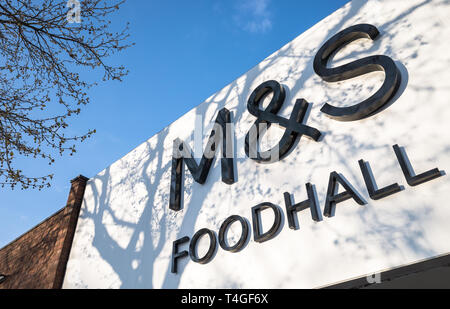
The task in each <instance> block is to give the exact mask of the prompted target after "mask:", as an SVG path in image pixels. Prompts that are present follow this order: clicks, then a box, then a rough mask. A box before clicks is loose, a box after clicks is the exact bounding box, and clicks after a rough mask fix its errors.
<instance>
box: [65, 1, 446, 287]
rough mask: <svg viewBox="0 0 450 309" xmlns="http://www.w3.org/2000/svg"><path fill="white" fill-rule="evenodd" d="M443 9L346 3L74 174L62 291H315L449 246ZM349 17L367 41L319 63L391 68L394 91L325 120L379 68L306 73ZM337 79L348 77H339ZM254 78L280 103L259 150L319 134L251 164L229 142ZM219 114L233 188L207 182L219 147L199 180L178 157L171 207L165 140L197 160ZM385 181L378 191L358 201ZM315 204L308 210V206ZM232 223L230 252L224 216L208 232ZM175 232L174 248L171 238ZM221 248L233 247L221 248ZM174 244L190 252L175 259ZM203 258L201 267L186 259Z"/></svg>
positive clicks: (244, 128)
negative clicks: (97, 164) (84, 181)
mask: <svg viewBox="0 0 450 309" xmlns="http://www.w3.org/2000/svg"><path fill="white" fill-rule="evenodd" d="M448 16H450V4H449V3H448V1H438V0H436V1H419V0H396V1H392V0H383V1H368V2H366V1H352V2H350V3H348V4H347V5H346V6H344V7H343V8H341V9H339V10H338V11H336V12H335V13H333V14H332V15H330V16H329V17H327V18H325V19H324V20H322V21H321V22H320V23H318V24H317V25H315V26H314V27H312V28H311V29H309V30H308V31H306V32H305V33H303V34H302V35H300V36H299V37H297V38H296V39H294V40H293V41H292V42H290V43H289V44H287V45H286V46H284V47H282V48H281V49H280V50H279V51H277V52H275V53H274V54H272V55H270V56H269V57H268V58H267V59H265V60H264V61H263V62H261V63H260V64H259V65H257V66H256V67H254V68H253V69H252V70H250V71H249V72H247V73H246V74H244V75H243V76H242V77H240V78H238V79H237V80H235V81H234V82H232V83H231V84H230V85H228V86H226V87H225V88H223V89H222V90H220V91H219V92H217V93H216V94H214V95H213V96H211V97H210V98H208V99H207V100H206V101H205V102H204V103H202V104H201V105H199V106H198V107H197V108H195V109H193V110H191V111H190V112H189V113H187V114H186V115H184V116H183V117H181V118H180V119H178V120H177V121H176V122H174V123H172V124H171V125H170V126H168V127H166V128H165V129H164V130H162V131H161V132H160V133H158V134H157V135H155V136H153V137H152V138H150V139H149V140H148V141H147V142H145V143H143V144H142V145H140V146H139V147H137V148H136V149H134V150H133V151H131V152H130V153H129V154H128V155H126V156H125V157H123V158H122V159H120V160H119V161H117V162H115V163H114V164H113V165H111V166H110V167H108V168H106V169H105V170H104V171H102V172H101V173H99V174H98V175H96V176H95V177H93V178H92V179H90V180H89V182H88V185H87V188H86V192H85V196H84V201H83V205H82V209H81V214H80V218H79V221H78V225H77V228H76V234H75V238H74V242H73V246H72V250H71V253H70V259H69V262H68V265H67V272H66V276H65V281H64V287H65V288H315V287H321V286H325V285H329V284H333V283H336V282H340V281H344V280H348V279H351V278H353V277H356V276H362V275H365V274H367V275H373V274H375V273H377V272H379V271H381V270H384V269H387V268H391V267H395V266H400V265H404V264H409V263H413V262H415V261H418V260H421V259H425V258H431V257H434V256H436V255H439V254H443V253H447V252H449V251H450V242H449V241H448V235H449V234H450V225H449V224H448V222H450V207H448V206H449V205H448V192H449V189H450V178H449V177H448V175H445V171H447V172H448V171H450V133H449V132H450V121H449V119H450V108H449V97H450V86H449V85H450V84H449V81H450V71H449V70H448V67H449V65H450V53H449V52H448V51H449V50H450V43H449V40H448V38H450V24H449V22H448ZM359 24H369V25H372V26H374V27H375V29H377V30H378V31H379V34H378V36H376V38H374V40H372V39H371V38H364V37H362V38H360V39H358V40H351V42H349V41H348V40H347V41H346V40H343V41H342V40H341V41H340V42H338V43H339V44H341V47H342V48H340V49H339V50H338V52H337V53H331V54H330V55H329V58H330V59H329V61H328V68H336V67H338V66H342V65H345V64H349V63H351V62H354V61H357V60H359V59H363V58H365V57H368V56H374V55H383V56H385V58H383V57H381V58H376V59H378V60H373V61H375V62H374V64H373V67H372V68H378V69H380V64H379V63H378V62H376V61H379V60H380V59H391V60H392V61H393V63H394V64H395V66H394V67H396V68H397V69H398V72H399V75H400V76H401V82H400V83H399V85H398V89H394V90H395V91H394V94H393V97H392V98H388V99H389V100H388V103H387V104H384V105H383V106H382V107H381V109H379V108H378V109H377V110H376V111H375V113H372V114H370V115H368V117H360V118H363V119H356V120H355V119H339V117H336V115H335V116H334V117H330V115H327V114H326V113H325V112H324V111H326V110H325V109H324V106H325V104H326V103H328V104H329V105H331V106H334V107H336V108H343V107H349V106H354V105H356V104H358V103H361V102H364V101H365V100H367V99H368V98H370V97H372V96H373V95H374V94H376V93H377V91H378V90H379V89H380V88H382V87H384V86H383V83H384V82H385V80H388V79H389V78H391V77H392V76H391V74H393V73H392V72H391V71H389V70H388V71H386V73H384V71H383V70H381V71H378V72H377V71H375V72H371V73H368V74H362V73H364V72H361V70H362V71H364V70H363V69H361V70H360V71H358V69H357V68H356V69H355V72H356V73H357V74H354V77H353V78H350V79H347V80H342V81H337V82H333V81H332V80H328V81H327V80H326V78H322V77H321V76H319V75H318V74H316V72H315V67H314V59H315V57H316V55H317V54H318V52H319V49H320V48H321V47H322V46H323V45H324V44H325V43H326V42H327V41H329V40H330V39H331V38H333V37H334V36H335V35H337V34H338V33H340V32H341V31H343V30H345V29H348V28H349V27H352V26H355V25H359ZM368 31H371V30H370V29H369V30H368ZM347 39H348V38H347ZM347 43H348V44H347ZM324 57H325V56H324ZM325 58H326V57H325ZM371 59H375V58H371ZM319 60H320V59H319ZM325 60H326V59H325ZM371 61H372V60H371ZM380 61H381V60H380ZM344 68H348V66H347V67H344ZM366 68H367V67H366ZM316 69H317V68H316ZM385 69H386V68H385ZM316 71H317V70H316ZM344 71H345V70H344ZM341 73H342V72H341ZM345 74H347V77H349V76H348V75H351V74H350V73H348V72H347V73H345V72H344V73H342V74H341V77H342V75H345ZM338 75H339V74H338ZM330 79H333V78H330ZM267 81H276V83H275V84H273V85H276V84H279V85H281V87H282V89H283V90H282V91H284V93H285V97H284V98H283V100H282V101H281V104H282V106H281V108H280V110H279V111H277V112H274V113H272V116H271V117H272V119H271V121H269V123H273V122H274V121H273V120H274V119H275V120H276V119H278V121H275V122H278V123H279V124H280V126H276V125H272V126H270V127H269V128H268V129H267V132H266V133H265V134H262V136H261V137H260V140H259V143H258V144H259V151H261V152H262V151H264V150H268V149H270V148H271V147H273V146H274V145H276V144H277V143H278V142H279V141H280V140H281V139H282V137H283V135H284V134H285V132H286V130H287V128H286V127H287V126H289V125H292V124H293V123H294V124H296V125H298V127H295V128H297V129H298V128H299V127H301V128H303V129H305V126H308V128H311V129H315V130H317V131H319V132H320V133H321V137H320V138H317V140H315V139H314V138H307V137H308V136H307V135H308V134H306V133H305V132H303V131H302V133H303V134H304V135H303V136H302V137H298V136H295V130H294V132H293V133H294V136H290V137H291V138H293V139H294V140H295V143H294V144H293V145H291V146H292V147H290V148H289V149H287V150H288V151H287V152H286V153H285V154H284V155H283V156H281V158H280V160H275V162H266V163H261V162H257V161H256V160H254V157H253V158H249V156H248V155H247V154H246V151H245V148H246V147H245V140H246V136H247V135H248V133H249V132H250V131H251V128H252V126H253V124H255V122H257V121H258V119H259V120H261V117H262V116H261V115H262V114H263V113H262V112H261V113H260V114H259V115H258V113H255V112H254V111H253V112H250V111H249V109H248V106H247V102H248V101H249V99H250V98H251V95H252V93H254V91H256V89H257V88H258V86H260V85H261V84H263V83H264V82H267ZM272 90H273V89H272ZM273 93H274V92H273V91H272V92H270V93H269V95H268V96H266V97H265V98H264V97H263V98H262V99H261V100H260V101H261V102H260V101H258V100H257V101H258V102H256V103H258V104H256V105H257V106H258V108H259V109H260V110H261V111H267V110H269V107H268V106H269V105H270V104H269V101H270V100H271V97H272V96H273V95H272V94H273ZM256 97H257V96H256ZM257 99H258V98H257ZM298 99H305V100H306V101H307V102H308V103H310V104H311V106H312V108H311V109H310V110H309V111H308V112H305V113H304V114H302V115H301V117H291V116H292V115H294V116H296V115H297V114H296V108H295V106H296V105H295V104H296V102H297V103H299V104H300V103H301V101H297V100H298ZM306 101H305V102H306ZM375 101H376V100H375ZM305 106H306V105H304V106H303V107H305ZM300 107H301V106H300V105H298V106H297V108H300ZM224 108H225V109H226V110H228V111H229V112H230V119H229V121H228V123H231V124H233V126H232V128H231V131H230V132H232V134H231V135H229V136H232V137H233V138H229V142H231V144H232V145H233V147H232V148H228V151H230V149H231V154H232V155H231V157H232V160H231V162H232V171H230V170H228V172H229V173H230V172H234V177H233V181H228V183H225V182H227V181H225V182H224V181H222V180H223V178H224V175H223V174H222V168H221V158H222V155H223V154H222V153H221V150H222V144H220V146H219V148H220V149H219V150H220V151H218V152H217V154H216V156H215V160H214V161H213V163H212V166H211V168H210V169H209V173H207V174H206V175H199V174H200V173H198V175H196V178H195V179H194V177H193V173H192V172H191V171H190V170H189V169H188V168H187V166H186V164H185V165H178V167H180V166H181V167H183V169H184V175H182V176H183V177H182V178H181V181H178V185H181V187H179V190H180V191H179V192H181V195H180V196H178V197H179V200H176V197H177V196H175V195H174V192H176V189H177V186H176V184H177V182H176V181H175V182H174V181H172V195H173V196H172V200H171V177H172V176H173V175H175V176H176V173H175V170H176V167H177V165H176V164H175V165H174V166H175V167H174V170H173V169H172V166H173V163H174V160H173V156H174V155H175V154H176V153H177V151H174V141H175V140H177V139H179V140H178V141H183V142H185V144H187V145H188V146H189V147H190V148H192V149H193V152H194V153H195V157H196V164H199V163H200V158H201V157H202V154H203V151H204V150H205V147H207V142H208V140H209V138H210V132H211V129H212V128H213V124H214V122H215V120H216V119H217V117H218V114H219V112H220V111H221V110H223V109H224ZM338 111H341V112H342V111H345V109H338ZM347 111H348V110H347ZM360 111H361V110H358V112H360ZM339 113H340V112H338V114H339ZM255 114H256V116H255ZM299 115H300V114H299ZM257 116H258V117H259V118H258V117H257ZM274 117H277V118H274ZM300 118H301V119H300ZM350 118H351V117H350ZM283 119H284V120H283ZM289 119H293V122H292V121H291V122H289ZM302 120H303V121H302ZM342 120H352V121H342ZM296 121H297V122H296ZM260 122H261V121H260ZM262 122H264V121H262ZM308 132H309V133H311V132H313V131H308ZM311 134H312V133H311ZM288 135H289V134H288ZM310 137H311V136H310ZM198 141H201V143H202V146H201V147H197V146H198V145H197V144H198ZM394 145H398V146H399V148H396V149H394V147H393V146H394ZM285 150H286V149H285ZM394 150H396V151H397V152H396V151H394ZM360 160H363V162H361V163H360ZM177 162H178V164H180V161H175V163H177ZM182 162H184V163H186V160H184V161H182ZM402 164H403V170H402V167H401V165H402ZM435 169H437V170H435ZM363 171H366V174H367V175H369V176H367V175H366V179H365V178H364V176H363ZM427 171H430V172H429V174H426V175H423V173H425V172H427ZM333 172H336V173H333ZM172 174H173V175H172ZM194 174H195V173H194ZM427 175H431V176H430V177H428V178H427V177H425V176H427ZM370 176H372V177H370ZM414 176H419V177H416V178H414ZM422 176H424V177H422ZM407 179H408V180H409V181H407ZM202 180H204V183H202V184H201V183H199V182H202ZM225 180H226V177H225ZM334 180H336V181H337V183H338V184H339V185H336V186H334ZM422 180H423V182H422ZM426 180H427V181H426ZM371 181H372V182H373V183H372V184H371V183H370V182H371ZM306 184H311V185H308V186H306ZM395 184H397V185H398V186H396V185H395ZM388 186H391V187H389V189H391V190H388V189H386V190H387V191H388V192H389V193H391V194H388V195H387V194H382V193H384V191H381V194H380V191H375V192H371V194H369V191H370V189H372V191H374V190H377V189H383V188H385V187H388ZM307 187H308V188H309V191H307ZM336 188H339V190H338V191H336V190H334V189H336ZM285 193H288V194H287V195H285ZM308 193H309V194H310V195H308ZM376 193H379V194H378V195H377V194H376ZM308 196H310V197H311V198H310V199H309V203H303V204H302V205H303V206H305V207H308V206H311V207H309V208H305V207H303V208H305V209H304V210H301V211H298V212H296V213H295V212H294V213H293V214H294V217H295V218H297V219H296V220H297V222H295V220H294V223H295V224H294V226H292V227H294V228H290V225H292V223H291V222H290V221H289V220H288V218H289V212H288V211H287V209H288V208H286V204H289V205H297V204H299V203H300V202H302V201H305V200H308ZM285 197H286V198H285ZM377 198H378V199H377ZM333 201H334V202H333ZM261 203H271V205H274V206H273V207H275V208H274V209H275V210H276V211H275V212H274V211H273V209H271V208H268V209H265V210H262V211H260V212H256V213H255V214H256V216H255V218H254V217H252V209H253V210H255V208H253V207H255V206H257V205H260V204H261ZM177 205H178V206H179V208H180V209H179V210H177ZM289 205H288V206H289ZM326 205H328V206H326ZM312 206H315V207H316V208H314V207H312ZM317 207H318V208H320V209H319V212H318V213H314V211H310V210H311V209H316V210H317ZM276 213H278V214H280V217H279V220H280V222H279V223H280V225H279V226H276V225H275V227H274V230H273V232H274V233H273V235H270V237H269V236H267V237H264V235H262V239H259V240H258V235H257V233H255V227H256V228H259V229H260V232H261V234H264V233H265V232H267V231H269V230H270V229H271V227H272V226H273V225H274V221H276V220H275V219H276V216H275V214H276ZM233 215H235V216H239V218H242V221H243V226H244V227H248V237H247V238H244V239H243V240H242V242H241V243H239V239H240V237H241V235H242V234H245V233H243V232H242V230H243V228H242V227H241V224H240V223H239V221H236V222H234V223H232V224H231V225H230V226H229V229H228V230H227V233H225V239H226V241H225V244H224V243H219V240H221V234H220V233H219V232H220V228H221V226H223V224H224V222H225V221H226V220H227V218H229V217H230V216H233ZM235 218H238V217H235ZM256 218H257V219H256ZM313 219H315V220H313ZM203 229H207V230H205V231H210V233H211V235H212V237H213V238H212V239H214V240H215V241H216V247H215V248H213V247H212V246H210V245H211V241H210V237H208V234H205V235H203V237H200V238H199V239H198V246H193V245H192V246H191V249H190V244H192V242H193V239H194V240H195V238H196V237H194V235H197V236H198V235H199V234H198V232H199V231H201V230H203ZM244 236H245V235H244ZM186 237H187V238H189V240H190V241H186V242H183V238H184V240H187V238H186ZM180 239H181V240H182V241H180V242H179V243H178V244H177V245H175V246H174V245H173V244H174V242H175V241H176V240H180ZM222 240H223V238H222ZM255 240H258V241H255ZM236 243H237V244H239V245H240V248H239V249H240V250H237V252H231V251H227V250H224V249H223V247H224V246H225V247H232V246H233V245H234V244H236ZM194 244H195V242H194ZM210 247H211V249H212V251H211V255H208V252H207V251H208V249H209V248H210ZM228 249H230V248H228ZM189 251H191V253H193V255H194V259H192V258H191V257H190V256H189V255H187V256H184V255H186V253H187V252H189ZM183 252H184V254H183ZM204 256H206V258H205V259H204V261H205V262H207V263H205V264H201V263H198V262H196V261H195V260H196V258H195V257H197V258H198V259H199V260H200V261H202V258H203V257H204ZM173 261H175V263H176V266H177V267H176V269H174V268H173ZM174 270H176V273H175V272H173V271H174ZM371 278H372V279H373V278H374V277H373V276H372V277H371ZM372 279H371V280H372Z"/></svg>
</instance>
